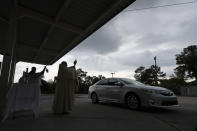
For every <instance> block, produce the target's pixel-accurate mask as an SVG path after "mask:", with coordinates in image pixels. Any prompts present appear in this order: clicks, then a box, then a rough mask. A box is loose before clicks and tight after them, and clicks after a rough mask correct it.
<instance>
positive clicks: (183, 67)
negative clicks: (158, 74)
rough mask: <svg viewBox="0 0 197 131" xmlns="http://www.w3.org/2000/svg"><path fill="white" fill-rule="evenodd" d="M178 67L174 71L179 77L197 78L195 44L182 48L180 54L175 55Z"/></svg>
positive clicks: (196, 47)
mask: <svg viewBox="0 0 197 131" xmlns="http://www.w3.org/2000/svg"><path fill="white" fill-rule="evenodd" d="M176 64H177V65H178V67H177V68H176V69H175V72H177V74H178V75H179V76H180V77H186V78H195V79H196V80H197V46H196V45H191V46H188V47H187V48H184V49H183V51H182V52H181V54H177V55H176Z"/></svg>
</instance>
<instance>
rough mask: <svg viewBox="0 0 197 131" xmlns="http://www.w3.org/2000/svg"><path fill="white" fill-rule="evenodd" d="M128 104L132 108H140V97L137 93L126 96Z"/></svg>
mask: <svg viewBox="0 0 197 131" xmlns="http://www.w3.org/2000/svg"><path fill="white" fill-rule="evenodd" d="M126 105H127V106H128V108H129V109H131V110H137V109H139V108H140V105H141V104H140V99H139V97H138V96H137V95H135V94H133V93H131V94H128V95H127V97H126Z"/></svg>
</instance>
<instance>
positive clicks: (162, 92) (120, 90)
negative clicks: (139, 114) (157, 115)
mask: <svg viewBox="0 0 197 131" xmlns="http://www.w3.org/2000/svg"><path fill="white" fill-rule="evenodd" d="M89 96H90V98H91V99H92V103H98V102H99V101H111V102H117V103H125V104H126V105H127V106H128V107H129V108H130V109H134V110H136V109H139V108H140V107H142V106H143V107H144V106H155V107H158V106H159V107H161V106H172V105H178V101H177V97H176V95H175V94H174V93H173V92H172V91H171V90H169V89H166V88H162V87H156V86H149V85H145V84H142V83H140V82H138V81H135V80H131V79H128V78H107V79H103V80H100V81H98V82H97V83H95V84H94V85H92V86H90V87H89Z"/></svg>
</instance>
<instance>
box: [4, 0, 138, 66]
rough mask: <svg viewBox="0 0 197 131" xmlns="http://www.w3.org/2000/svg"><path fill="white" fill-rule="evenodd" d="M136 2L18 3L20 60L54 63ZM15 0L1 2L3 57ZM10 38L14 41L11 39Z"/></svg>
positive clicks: (61, 0) (50, 0)
mask: <svg viewBox="0 0 197 131" xmlns="http://www.w3.org/2000/svg"><path fill="white" fill-rule="evenodd" d="M134 1H135V0H17V3H16V11H17V12H15V15H17V23H16V25H17V28H16V44H15V48H14V50H15V51H14V55H15V57H16V59H17V61H24V62H32V63H38V64H53V63H54V62H56V61H57V60H58V59H60V58H61V57H62V56H63V55H65V54H66V53H67V52H69V51H70V50H71V49H73V48H74V47H75V46H76V45H78V44H79V43H80V42H81V41H82V40H84V39H85V38H87V37H88V36H89V35H90V34H92V33H93V32H94V31H96V30H97V29H98V28H100V27H101V26H102V25H103V24H105V23H106V22H107V21H109V20H110V19H111V18H113V17H114V16H115V15H116V14H118V13H119V12H120V11H121V10H123V9H124V8H126V7H127V6H128V5H130V4H131V3H133V2H134ZM12 2H13V0H1V1H0V54H6V53H7V49H6V48H7V47H6V44H7V43H6V41H7V40H6V38H8V37H7V35H8V28H9V23H10V22H9V21H10V18H11V17H10V15H11V13H12V12H13V11H12V6H11V3H12ZM10 39H12V38H11V37H10Z"/></svg>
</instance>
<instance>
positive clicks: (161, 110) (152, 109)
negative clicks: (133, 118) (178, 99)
mask: <svg viewBox="0 0 197 131" xmlns="http://www.w3.org/2000/svg"><path fill="white" fill-rule="evenodd" d="M99 105H101V106H108V107H114V108H119V109H123V110H130V109H129V108H128V107H127V106H126V105H124V104H119V103H113V102H100V103H99ZM131 111H136V112H144V113H154V114H165V113H168V114H170V113H173V114H174V113H179V112H180V110H179V108H178V107H141V108H140V109H139V110H131Z"/></svg>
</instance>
